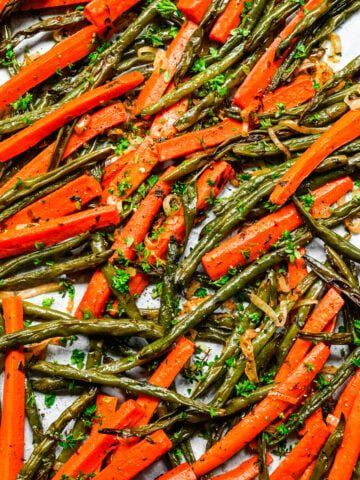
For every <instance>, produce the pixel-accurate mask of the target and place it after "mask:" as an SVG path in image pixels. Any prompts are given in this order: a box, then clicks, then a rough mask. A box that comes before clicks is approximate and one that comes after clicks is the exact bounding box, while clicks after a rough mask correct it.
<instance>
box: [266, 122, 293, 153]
mask: <svg viewBox="0 0 360 480" xmlns="http://www.w3.org/2000/svg"><path fill="white" fill-rule="evenodd" d="M267 131H268V134H269V137H270V138H271V140H272V142H273V143H274V145H276V146H277V148H278V149H279V150H280V151H281V152H283V154H284V155H285V157H286V159H287V160H290V159H291V153H290V150H289V149H288V148H287V146H286V145H284V144H283V143H282V142H281V141H280V140H279V138H278V137H277V136H276V133H275V131H274V129H273V128H271V127H269V128H268V130H267Z"/></svg>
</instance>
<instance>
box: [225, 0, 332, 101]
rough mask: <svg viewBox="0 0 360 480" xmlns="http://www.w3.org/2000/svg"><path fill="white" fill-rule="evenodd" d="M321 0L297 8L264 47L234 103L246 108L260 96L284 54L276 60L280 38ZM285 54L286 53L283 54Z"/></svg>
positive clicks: (239, 89)
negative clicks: (293, 15) (273, 38)
mask: <svg viewBox="0 0 360 480" xmlns="http://www.w3.org/2000/svg"><path fill="white" fill-rule="evenodd" d="M322 1H323V0H309V1H308V2H306V4H305V6H304V7H303V8H301V9H300V10H299V12H298V13H297V14H296V15H295V17H294V18H293V19H292V20H291V21H290V22H289V23H288V24H287V25H286V27H285V28H284V29H283V31H282V32H281V33H280V34H279V35H277V36H276V38H275V40H274V41H273V42H272V44H271V45H270V46H269V47H268V48H267V49H266V51H265V53H264V54H263V56H262V57H261V58H260V60H259V61H258V62H257V64H256V65H255V67H254V68H253V69H252V70H251V72H250V73H249V75H248V76H247V77H246V79H245V81H244V82H243V83H242V84H241V85H240V87H239V88H238V90H237V92H236V94H235V97H234V103H235V104H236V105H238V106H239V107H241V108H246V107H248V106H249V105H251V104H253V103H254V101H255V105H256V103H257V102H256V100H257V99H258V98H261V96H262V95H263V93H264V91H265V89H266V87H267V86H268V85H269V83H270V82H271V80H272V78H273V76H274V74H275V72H276V70H277V69H278V67H279V66H280V65H281V64H282V62H283V60H284V58H285V56H284V57H283V58H282V59H280V60H276V50H277V48H278V46H279V45H280V43H281V42H282V40H284V38H286V37H288V36H289V35H290V34H291V33H292V32H293V30H294V28H295V27H296V25H297V24H298V23H299V22H300V20H302V18H303V17H304V15H305V9H306V11H311V10H312V9H314V8H315V7H317V6H318V5H319V4H320V3H321V2H322ZM285 55H286V54H285Z"/></svg>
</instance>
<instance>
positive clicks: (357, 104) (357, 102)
mask: <svg viewBox="0 0 360 480" xmlns="http://www.w3.org/2000/svg"><path fill="white" fill-rule="evenodd" d="M355 92H356V93H360V88H357V89H356V90H355ZM355 92H352V93H349V94H347V95H346V97H345V98H344V102H345V103H346V105H347V106H348V107H349V108H350V110H360V98H359V97H356V98H351V97H352V95H353V94H354V93H355Z"/></svg>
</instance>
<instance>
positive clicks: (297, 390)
mask: <svg viewBox="0 0 360 480" xmlns="http://www.w3.org/2000/svg"><path fill="white" fill-rule="evenodd" d="M329 354H330V350H329V348H328V347H327V346H325V345H324V344H322V343H319V344H318V345H316V346H315V347H314V348H313V350H312V351H311V352H310V353H309V354H308V355H307V356H306V358H305V359H304V362H303V363H301V364H299V365H298V366H297V367H296V369H295V370H294V371H293V373H292V374H291V375H290V376H289V377H288V378H287V379H286V380H285V381H284V382H283V383H281V384H280V385H278V386H277V387H275V388H274V390H273V391H272V392H271V393H270V394H269V395H268V396H267V397H266V398H265V399H264V400H262V401H261V402H260V403H259V404H258V405H257V406H256V407H255V408H254V409H253V410H252V412H250V413H249V414H248V415H246V416H245V417H244V418H243V419H242V420H241V421H240V422H239V423H238V424H237V425H236V426H235V427H234V428H232V429H231V430H230V431H229V432H228V433H227V434H226V435H225V436H224V437H223V438H222V439H221V440H219V441H218V442H217V443H216V444H215V445H213V446H212V447H211V448H210V449H209V450H208V451H207V452H205V453H204V454H203V455H202V456H201V457H200V458H199V459H198V460H197V461H196V462H195V463H194V464H193V470H194V472H195V474H196V475H197V476H198V477H200V476H201V475H204V474H205V473H207V472H210V471H211V470H213V469H214V468H216V467H218V466H219V465H221V464H222V463H223V462H225V461H226V460H228V459H229V458H230V457H232V456H233V455H235V453H237V452H238V451H239V450H241V449H242V448H243V447H244V446H245V445H246V444H247V443H249V442H251V440H253V438H255V437H256V435H258V434H259V433H260V432H262V431H263V430H264V428H266V427H267V426H268V425H269V424H270V423H271V422H272V421H273V420H275V419H276V418H277V417H278V415H279V414H280V413H281V412H282V411H284V410H285V408H286V407H287V406H288V405H289V404H290V402H291V401H292V399H294V400H295V399H296V398H297V397H299V396H300V395H302V392H303V391H304V389H306V387H307V386H308V385H309V384H310V383H311V382H312V381H313V379H314V377H315V375H316V374H317V373H318V372H319V371H320V370H321V369H322V367H323V365H324V363H325V362H326V360H327V358H328V356H329ZM305 364H311V365H313V366H314V369H313V370H311V371H310V372H309V371H308V369H307V368H306V366H305Z"/></svg>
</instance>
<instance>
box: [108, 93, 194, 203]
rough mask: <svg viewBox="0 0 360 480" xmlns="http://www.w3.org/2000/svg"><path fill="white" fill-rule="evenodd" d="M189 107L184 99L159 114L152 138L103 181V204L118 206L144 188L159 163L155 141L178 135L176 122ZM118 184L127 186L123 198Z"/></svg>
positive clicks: (154, 123) (154, 124) (121, 159)
mask: <svg viewBox="0 0 360 480" xmlns="http://www.w3.org/2000/svg"><path fill="white" fill-rule="evenodd" d="M171 88H172V87H170V88H169V89H171ZM187 108H188V99H187V98H184V99H182V100H181V101H179V102H177V103H175V105H172V106H171V107H169V108H168V109H167V110H165V111H164V112H161V113H160V114H158V115H157V116H156V117H155V120H154V122H153V124H152V126H151V129H150V135H148V136H147V137H145V139H144V140H143V142H142V143H141V145H140V146H139V148H138V149H137V150H135V152H133V153H130V154H129V155H127V158H126V161H125V162H124V160H125V158H123V157H120V159H119V161H118V162H115V166H114V167H112V171H111V172H110V170H109V171H108V172H107V180H106V182H103V183H104V191H103V196H102V202H103V203H117V202H119V201H121V200H123V199H124V198H127V197H128V196H129V195H131V193H132V192H133V191H134V190H136V189H137V188H138V187H139V185H141V183H142V182H143V181H144V180H145V179H146V178H147V177H148V175H149V174H150V172H151V170H152V169H153V168H154V167H155V165H156V164H157V163H158V161H159V159H158V155H157V150H156V144H155V139H158V138H166V137H172V136H173V135H174V133H176V129H175V127H174V122H175V120H176V119H177V118H179V117H180V116H181V115H182V114H183V113H184V112H186V110H187ZM110 168H111V167H110ZM114 170H115V171H114ZM109 173H110V174H109ZM118 185H122V186H123V187H125V188H122V193H123V195H120V196H118V195H117V193H118Z"/></svg>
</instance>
